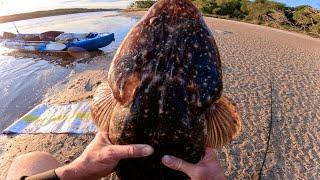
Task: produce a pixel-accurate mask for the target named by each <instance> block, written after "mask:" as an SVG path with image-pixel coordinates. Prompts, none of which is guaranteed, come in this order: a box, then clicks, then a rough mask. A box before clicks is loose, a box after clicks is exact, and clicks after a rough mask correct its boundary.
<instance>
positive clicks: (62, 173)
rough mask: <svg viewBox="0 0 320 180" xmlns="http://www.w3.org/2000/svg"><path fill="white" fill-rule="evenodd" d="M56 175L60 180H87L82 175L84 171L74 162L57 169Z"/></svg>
mask: <svg viewBox="0 0 320 180" xmlns="http://www.w3.org/2000/svg"><path fill="white" fill-rule="evenodd" d="M55 173H56V175H57V176H58V177H59V178H60V180H69V179H70V180H71V179H79V180H81V179H86V177H83V175H82V174H83V171H82V170H81V167H80V166H79V165H77V164H76V163H74V162H73V163H70V164H68V165H64V166H61V167H59V168H57V169H56V170H55Z"/></svg>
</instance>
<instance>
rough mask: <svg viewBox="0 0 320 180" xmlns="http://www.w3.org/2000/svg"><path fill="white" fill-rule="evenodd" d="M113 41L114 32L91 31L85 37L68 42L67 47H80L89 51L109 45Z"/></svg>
mask: <svg viewBox="0 0 320 180" xmlns="http://www.w3.org/2000/svg"><path fill="white" fill-rule="evenodd" d="M113 41H115V39H114V33H111V34H107V33H90V34H89V35H87V37H86V38H85V39H81V40H79V41H74V42H71V43H66V46H67V47H66V49H68V48H70V47H78V48H83V49H85V50H87V51H93V50H97V49H99V48H102V47H105V46H108V45H109V44H110V43H112V42H113Z"/></svg>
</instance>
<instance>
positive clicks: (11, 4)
mask: <svg viewBox="0 0 320 180" xmlns="http://www.w3.org/2000/svg"><path fill="white" fill-rule="evenodd" d="M130 1H132V0H0V16H3V15H10V14H17V13H23V12H32V11H37V10H47V9H57V8H74V7H82V8H125V7H127V6H128V4H129V3H130ZM276 1H278V2H282V3H285V4H287V5H288V6H297V5H302V4H308V5H311V6H313V7H316V8H317V9H320V0H276Z"/></svg>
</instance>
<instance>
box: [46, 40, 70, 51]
mask: <svg viewBox="0 0 320 180" xmlns="http://www.w3.org/2000/svg"><path fill="white" fill-rule="evenodd" d="M66 47H67V46H66V45H65V44H62V43H58V42H52V41H50V42H49V43H48V44H47V45H46V49H45V50H46V51H62V50H64V49H65V48H66Z"/></svg>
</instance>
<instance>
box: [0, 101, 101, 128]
mask: <svg viewBox="0 0 320 180" xmlns="http://www.w3.org/2000/svg"><path fill="white" fill-rule="evenodd" d="M96 131H97V128H96V126H95V125H94V123H93V122H92V120H91V115H90V108H89V102H80V103H74V104H65V105H56V104H51V105H50V104H40V105H38V106H36V107H35V108H33V109H32V110H31V111H30V112H28V113H27V114H25V115H24V116H22V117H21V118H20V119H18V120H17V121H15V122H14V123H13V124H12V125H11V126H9V127H8V128H7V129H5V130H4V131H3V133H5V134H41V133H72V134H93V133H95V132H96Z"/></svg>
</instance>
